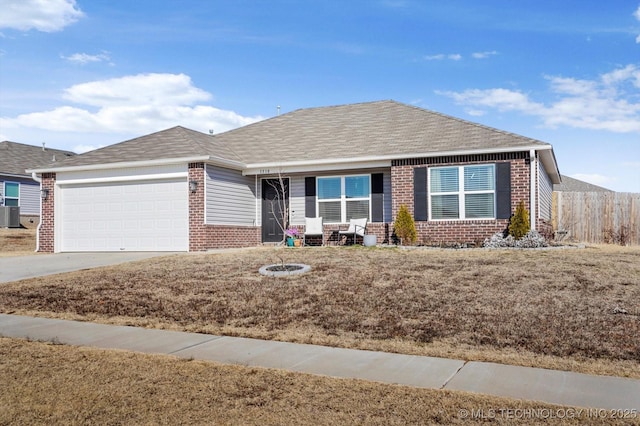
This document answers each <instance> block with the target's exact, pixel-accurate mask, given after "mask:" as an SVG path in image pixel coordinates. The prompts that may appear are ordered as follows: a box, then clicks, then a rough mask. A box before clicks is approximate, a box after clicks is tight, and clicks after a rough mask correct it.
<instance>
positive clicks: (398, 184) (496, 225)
mask: <svg viewBox="0 0 640 426" xmlns="http://www.w3.org/2000/svg"><path fill="white" fill-rule="evenodd" d="M511 157H512V158H509V159H504V158H508V157H503V158H502V159H500V158H501V157H499V156H497V155H490V156H478V155H475V156H469V157H443V158H430V159H428V160H427V159H425V160H423V161H421V160H407V161H399V162H396V163H394V165H393V166H392V167H391V194H392V195H391V196H392V200H393V203H392V211H393V220H395V218H396V216H397V214H398V211H399V210H400V206H401V205H402V204H405V205H406V206H407V208H408V209H409V212H410V213H411V215H412V216H413V215H414V212H413V204H414V203H413V201H414V200H413V173H414V172H413V170H414V169H415V168H416V167H440V166H460V165H467V164H486V163H497V162H505V161H509V162H510V163H511V211H512V212H513V211H515V209H516V206H517V205H518V203H519V202H520V201H524V203H525V207H526V208H527V209H529V200H530V198H529V184H530V179H529V173H530V166H529V164H528V160H527V158H528V153H515V154H512V155H511ZM529 210H530V209H529ZM508 223H509V221H508V219H499V220H497V219H493V220H448V221H416V229H417V231H418V240H417V242H418V243H419V244H442V243H470V242H476V243H477V242H481V241H483V240H484V239H485V238H488V237H490V236H491V235H493V234H495V233H496V232H501V231H504V230H505V229H506V228H507V226H508ZM537 223H539V222H537ZM390 232H393V224H391V230H390Z"/></svg>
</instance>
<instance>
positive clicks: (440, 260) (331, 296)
mask: <svg viewBox="0 0 640 426" xmlns="http://www.w3.org/2000/svg"><path fill="white" fill-rule="evenodd" d="M281 261H286V262H290V263H294V262H295V263H308V264H310V265H311V266H312V267H313V269H312V271H311V272H310V273H307V274H304V275H299V276H296V277H295V278H293V277H292V278H270V277H265V276H262V275H259V274H258V273H257V271H258V269H259V268H260V267H261V266H263V265H265V264H270V263H279V262H281ZM0 312H4V313H21V314H31V315H42V316H50V317H58V318H70V319H79V320H87V321H96V322H103V323H113V324H128V325H138V326H145V327H155V328H167V329H175V330H186V331H198V332H205V333H213V334H225V335H235V336H246V337H259V338H267V339H276V340H285V341H292V342H304V343H315V344H326V345H333V346H341V347H352V348H363V349H372V350H384V351H390V352H400V353H409V354H422V355H432V356H444V357H452V358H459V359H465V360H484V361H494V362H501V363H506V364H515V365H527V366H537V367H546V368H556V369H563V370H573V371H580V372H586V373H595V374H608V375H618V376H628V377H636V378H639V377H640V368H638V365H639V364H638V363H639V361H640V247H634V248H624V247H614V246H610V247H607V246H598V247H589V248H586V249H554V250H482V249H472V250H441V249H419V250H400V249H369V248H358V247H356V248H334V247H329V248H304V249H285V248H265V249H252V250H244V251H237V252H233V253H208V254H198V255H193V254H189V255H177V256H170V257H164V258H156V259H152V260H146V261H142V262H137V263H130V264H126V265H121V266H117V267H106V268H99V269H94V270H89V271H80V272H75V273H68V274H61V275H57V276H51V277H45V278H34V279H30V280H24V281H21V282H14V283H9V284H5V285H2V286H0Z"/></svg>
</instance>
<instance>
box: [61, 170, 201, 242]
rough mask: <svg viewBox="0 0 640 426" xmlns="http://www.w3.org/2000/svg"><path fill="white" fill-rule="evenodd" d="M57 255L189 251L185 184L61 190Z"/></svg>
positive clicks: (180, 181)
mask: <svg viewBox="0 0 640 426" xmlns="http://www.w3.org/2000/svg"><path fill="white" fill-rule="evenodd" d="M60 191H61V196H60V202H61V206H62V207H61V212H60V221H61V231H62V232H61V244H60V249H61V251H188V249H189V211H188V205H189V203H188V187H187V182H186V179H178V180H163V181H160V180H158V181H147V182H127V183H118V184H93V185H84V186H80V185H77V186H62V187H61V188H60Z"/></svg>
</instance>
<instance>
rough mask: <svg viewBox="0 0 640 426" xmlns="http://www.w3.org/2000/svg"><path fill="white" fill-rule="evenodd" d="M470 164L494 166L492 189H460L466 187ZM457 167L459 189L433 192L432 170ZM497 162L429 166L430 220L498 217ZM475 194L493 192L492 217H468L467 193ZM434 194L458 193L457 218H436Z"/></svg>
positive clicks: (443, 220)
mask: <svg viewBox="0 0 640 426" xmlns="http://www.w3.org/2000/svg"><path fill="white" fill-rule="evenodd" d="M468 166H491V167H492V168H493V177H494V185H493V189H492V190H483V191H466V190H460V187H461V186H462V187H464V168H465V167H468ZM450 168H457V169H458V191H455V192H431V171H432V170H437V169H450ZM495 168H496V166H495V164H465V165H462V166H438V167H429V171H428V173H427V188H428V194H429V199H428V202H429V220H430V221H434V222H447V221H453V220H457V221H461V220H495V218H496V209H497V206H496V187H495V175H496V171H495ZM475 194H493V216H491V217H471V218H467V217H466V209H465V202H466V199H465V197H466V195H475ZM434 195H436V196H437V195H457V196H458V217H457V218H443V219H434V218H433V215H432V213H431V208H432V207H433V201H432V198H431V197H433V196H434Z"/></svg>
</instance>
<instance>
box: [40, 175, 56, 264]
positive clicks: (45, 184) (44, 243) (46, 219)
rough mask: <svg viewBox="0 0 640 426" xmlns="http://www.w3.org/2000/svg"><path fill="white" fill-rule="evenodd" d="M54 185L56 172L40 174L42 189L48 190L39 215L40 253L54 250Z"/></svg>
mask: <svg viewBox="0 0 640 426" xmlns="http://www.w3.org/2000/svg"><path fill="white" fill-rule="evenodd" d="M55 186H56V174H55V173H43V174H42V189H47V190H49V194H48V195H47V199H46V200H43V199H41V201H42V216H41V217H40V232H39V245H38V251H39V252H42V253H53V252H54V250H55V241H54V238H55V215H54V211H55V208H54V206H55V198H56V197H55Z"/></svg>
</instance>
